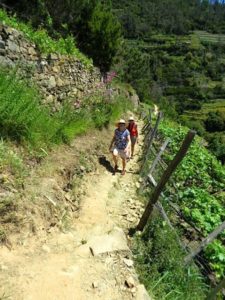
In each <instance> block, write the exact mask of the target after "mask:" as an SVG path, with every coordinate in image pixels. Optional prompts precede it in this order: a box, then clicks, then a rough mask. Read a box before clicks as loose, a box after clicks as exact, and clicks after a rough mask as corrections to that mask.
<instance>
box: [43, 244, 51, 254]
mask: <svg viewBox="0 0 225 300" xmlns="http://www.w3.org/2000/svg"><path fill="white" fill-rule="evenodd" d="M42 250H43V251H44V252H46V253H50V252H51V250H50V248H49V247H48V246H47V245H43V246H42Z"/></svg>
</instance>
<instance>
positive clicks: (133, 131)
mask: <svg viewBox="0 0 225 300" xmlns="http://www.w3.org/2000/svg"><path fill="white" fill-rule="evenodd" d="M127 129H128V130H129V132H130V140H131V158H133V156H134V146H135V144H136V143H138V129H137V124H136V123H135V121H134V118H133V117H130V118H129V125H128V127H127Z"/></svg>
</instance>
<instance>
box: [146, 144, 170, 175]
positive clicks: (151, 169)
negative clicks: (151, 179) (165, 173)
mask: <svg viewBox="0 0 225 300" xmlns="http://www.w3.org/2000/svg"><path fill="white" fill-rule="evenodd" d="M169 142H170V139H167V140H166V141H165V142H164V143H163V145H162V147H161V148H160V151H159V153H158V154H157V156H156V158H155V160H154V161H153V163H152V165H151V167H150V170H149V175H150V174H152V173H153V172H154V170H155V168H156V166H157V164H158V162H159V160H160V159H161V156H162V154H163V152H164V151H165V150H166V147H167V145H168V143H169Z"/></svg>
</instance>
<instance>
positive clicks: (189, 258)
mask: <svg viewBox="0 0 225 300" xmlns="http://www.w3.org/2000/svg"><path fill="white" fill-rule="evenodd" d="M223 230H225V221H224V222H223V223H222V224H220V225H219V226H218V227H217V228H216V229H215V230H213V232H211V233H210V234H209V235H208V236H207V238H205V239H204V240H203V241H202V242H201V243H200V245H199V246H198V247H197V248H196V249H195V250H194V251H193V252H192V253H190V254H189V255H187V256H186V257H185V259H184V262H185V264H189V263H190V262H191V261H192V259H193V258H194V257H195V256H196V255H198V254H199V253H200V252H201V251H202V250H203V249H204V248H205V247H206V246H207V245H208V244H209V243H211V242H212V241H213V240H214V239H215V238H216V237H217V236H218V235H219V234H220V233H221V232H222V231H223Z"/></svg>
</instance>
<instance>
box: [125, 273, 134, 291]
mask: <svg viewBox="0 0 225 300" xmlns="http://www.w3.org/2000/svg"><path fill="white" fill-rule="evenodd" d="M125 285H126V286H127V287H128V288H130V289H131V288H133V287H134V286H135V281H134V278H133V277H132V276H130V277H128V278H127V279H126V280H125Z"/></svg>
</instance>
